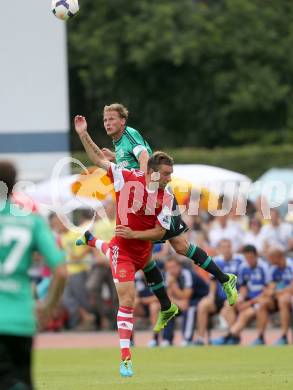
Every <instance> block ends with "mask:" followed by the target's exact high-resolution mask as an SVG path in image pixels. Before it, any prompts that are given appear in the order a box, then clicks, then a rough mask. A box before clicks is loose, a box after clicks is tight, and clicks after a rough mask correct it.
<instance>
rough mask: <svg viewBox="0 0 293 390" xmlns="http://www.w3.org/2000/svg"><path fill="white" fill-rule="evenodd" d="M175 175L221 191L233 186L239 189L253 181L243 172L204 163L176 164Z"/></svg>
mask: <svg viewBox="0 0 293 390" xmlns="http://www.w3.org/2000/svg"><path fill="white" fill-rule="evenodd" d="M173 176H174V178H180V179H183V180H186V181H189V182H191V183H194V184H196V185H197V186H200V187H204V188H207V189H210V190H214V191H215V192H220V193H223V192H225V193H227V192H230V191H231V189H232V188H233V187H234V188H235V189H237V188H239V186H240V184H241V183H248V184H250V183H251V180H250V178H249V177H247V176H245V175H242V174H241V173H238V172H233V171H230V170H228V169H224V168H219V167H214V166H211V165H202V164H176V165H174V173H173ZM229 186H230V190H229Z"/></svg>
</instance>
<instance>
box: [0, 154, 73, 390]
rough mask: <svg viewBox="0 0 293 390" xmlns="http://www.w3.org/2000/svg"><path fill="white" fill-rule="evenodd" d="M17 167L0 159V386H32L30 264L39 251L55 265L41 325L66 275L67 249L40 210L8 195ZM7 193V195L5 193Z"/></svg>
mask: <svg viewBox="0 0 293 390" xmlns="http://www.w3.org/2000/svg"><path fill="white" fill-rule="evenodd" d="M15 180H16V169H15V167H14V166H13V164H11V163H10V162H8V161H0V204H1V208H0V308H1V309H0V389H1V390H30V389H33V383H32V377H31V358H32V356H31V355H32V342H33V335H34V334H35V331H36V323H35V322H36V316H35V305H34V299H33V296H32V287H31V283H30V278H29V275H28V269H29V268H30V267H31V265H32V257H33V256H32V255H33V252H35V251H37V252H39V253H40V254H41V255H42V256H43V257H44V259H45V262H46V264H47V265H48V266H49V267H50V268H51V269H52V271H53V278H52V281H51V286H50V288H49V292H48V294H47V297H46V298H45V300H44V301H43V302H42V303H41V304H40V305H38V307H37V318H38V320H39V326H42V324H45V322H46V320H47V319H48V317H49V316H50V314H51V312H52V310H53V309H54V308H55V306H56V305H57V303H58V301H59V299H60V297H61V295H62V292H63V289H64V285H65V280H66V277H67V273H66V266H65V265H64V262H65V259H64V255H63V253H62V252H61V251H60V250H59V249H58V248H57V246H56V244H55V240H54V238H53V235H52V233H51V231H50V229H49V226H48V225H47V224H46V223H45V222H44V220H43V219H42V218H41V217H40V216H39V215H37V214H32V213H31V214H29V215H27V214H28V213H27V212H26V213H22V212H21V210H20V209H18V207H17V206H16V205H15V204H13V203H12V202H11V200H10V196H11V194H12V190H13V187H14V184H15ZM6 194H7V196H8V200H7V197H6Z"/></svg>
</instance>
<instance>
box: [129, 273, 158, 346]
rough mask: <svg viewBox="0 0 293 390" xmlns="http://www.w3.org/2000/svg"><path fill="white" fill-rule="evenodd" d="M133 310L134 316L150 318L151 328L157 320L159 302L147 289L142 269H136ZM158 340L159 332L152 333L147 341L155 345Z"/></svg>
mask: <svg viewBox="0 0 293 390" xmlns="http://www.w3.org/2000/svg"><path fill="white" fill-rule="evenodd" d="M135 288H136V299H135V311H134V315H135V316H136V317H147V318H149V320H150V323H151V327H152V328H153V327H154V326H155V324H156V322H157V318H158V313H159V311H160V304H159V302H158V300H157V298H156V296H155V295H154V294H153V293H152V292H151V290H150V289H149V287H148V285H147V282H146V278H145V276H144V273H143V271H141V270H140V271H138V272H137V273H136V274H135ZM158 340H159V334H158V333H156V332H153V333H152V339H151V340H150V341H149V343H148V346H149V347H157V346H158Z"/></svg>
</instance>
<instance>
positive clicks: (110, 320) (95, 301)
mask: <svg viewBox="0 0 293 390" xmlns="http://www.w3.org/2000/svg"><path fill="white" fill-rule="evenodd" d="M104 209H105V213H106V216H105V218H100V219H98V220H97V221H96V222H95V224H94V226H93V231H94V234H95V235H96V236H97V237H99V238H100V239H101V240H104V241H106V242H109V241H110V240H111V238H112V237H113V236H114V235H115V226H116V214H115V213H116V210H115V203H114V202H113V201H112V200H111V199H108V200H107V201H106V202H105V205H104ZM95 254H96V263H95V264H93V265H92V267H91V269H90V273H89V276H88V280H87V283H86V289H87V291H88V295H89V302H90V307H91V311H93V312H95V313H96V315H97V317H98V319H99V324H100V327H101V329H114V328H116V312H117V309H118V297H117V293H116V289H115V286H114V282H113V277H112V272H111V267H110V264H109V260H108V259H107V258H106V256H105V255H104V254H103V253H102V252H101V251H97V252H95ZM106 295H108V297H107V296H106ZM106 298H107V299H106Z"/></svg>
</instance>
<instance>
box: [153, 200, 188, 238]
mask: <svg viewBox="0 0 293 390" xmlns="http://www.w3.org/2000/svg"><path fill="white" fill-rule="evenodd" d="M177 206H178V203H177V200H176V198H175V197H174V200H173V205H172V211H173V212H174V211H175V210H176V208H177ZM177 213H178V211H177ZM188 229H189V228H188V227H187V225H186V223H185V222H184V221H183V219H182V217H181V215H180V214H179V215H173V216H172V217H171V226H170V230H167V231H166V233H165V235H164V237H163V238H162V239H161V240H160V241H156V243H163V242H165V241H168V240H170V239H171V238H174V237H177V236H180V234H182V233H185V232H187V230H188Z"/></svg>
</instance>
